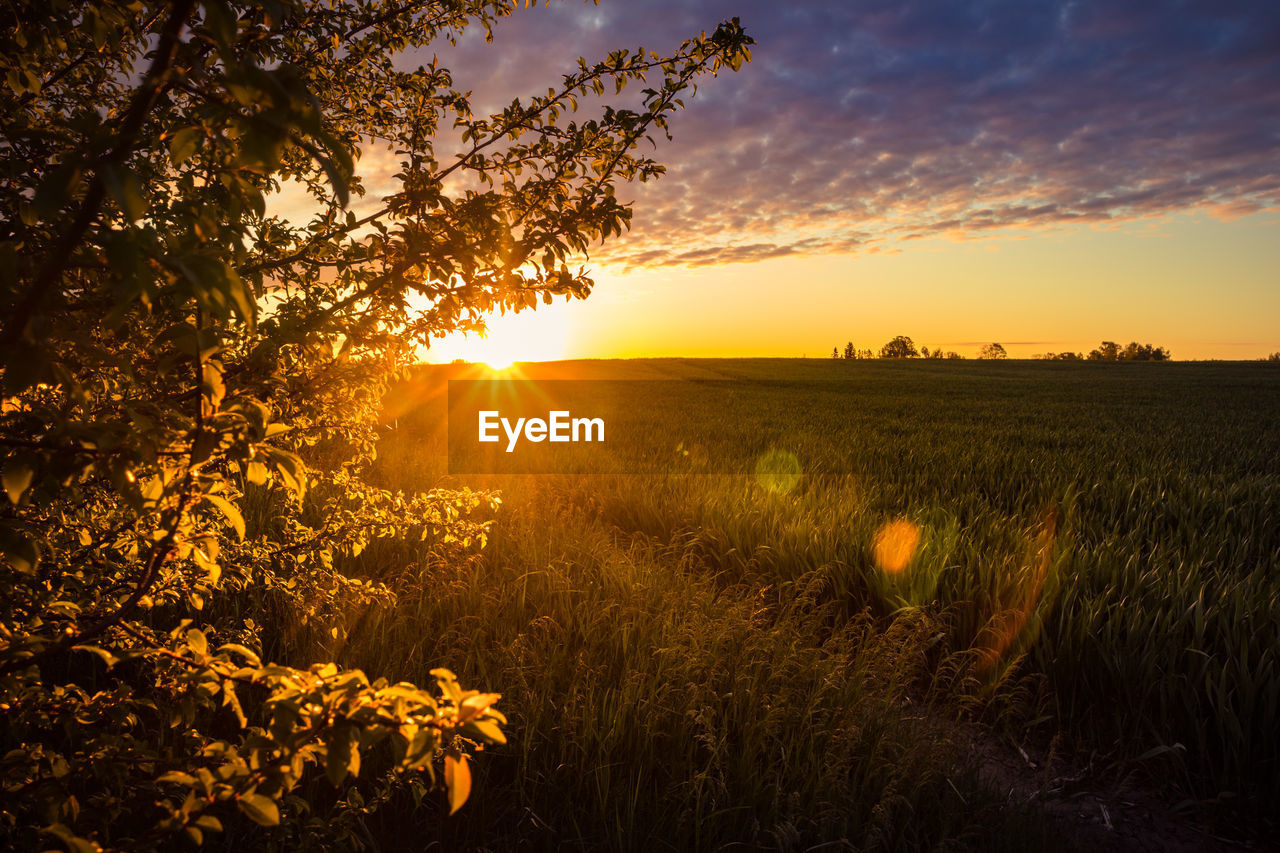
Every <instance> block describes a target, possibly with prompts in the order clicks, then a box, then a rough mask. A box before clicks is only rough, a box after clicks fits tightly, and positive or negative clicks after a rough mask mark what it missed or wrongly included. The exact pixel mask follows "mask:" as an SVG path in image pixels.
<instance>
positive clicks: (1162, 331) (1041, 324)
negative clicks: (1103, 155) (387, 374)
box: [427, 213, 1280, 362]
mask: <svg viewBox="0 0 1280 853" xmlns="http://www.w3.org/2000/svg"><path fill="white" fill-rule="evenodd" d="M1278 238H1280V214H1277V213H1259V214H1254V215H1252V216H1247V217H1244V218H1241V219H1238V220H1235V221H1223V220H1220V219H1215V218H1213V217H1211V216H1209V215H1207V214H1181V215H1176V216H1171V217H1165V218H1161V219H1150V220H1141V221H1137V222H1129V223H1124V224H1121V225H1115V226H1110V227H1103V226H1096V225H1095V226H1087V225H1086V226H1058V227H1055V228H1052V229H1049V230H1045V231H1039V232H1025V231H1024V232H1021V233H1019V232H1008V233H1003V234H993V235H989V236H985V237H983V238H980V239H972V240H955V239H949V238H946V237H934V238H928V239H923V240H915V241H910V242H907V243H903V244H900V245H899V246H898V247H897V248H898V250H897V251H893V252H874V253H873V252H866V253H862V254H853V255H849V254H844V255H817V256H809V257H803V256H802V257H794V256H793V257H785V258H777V259H772V260H765V261H758V262H754V263H728V264H720V265H715V266H703V267H697V268H687V267H679V266H663V267H659V268H655V269H630V270H626V269H618V268H610V267H597V268H596V282H597V283H596V290H595V292H594V293H593V294H592V296H591V297H590V298H589V299H587V300H585V301H575V302H573V303H569V304H565V303H560V302H557V303H556V304H554V305H551V306H543V307H540V308H539V310H538V311H537V312H535V313H525V314H522V315H518V316H508V317H505V318H495V321H494V332H493V334H492V335H491V336H490V337H489V339H487V340H479V339H477V338H476V337H475V336H471V338H470V339H468V340H464V339H463V338H462V337H461V336H455V337H452V338H449V339H445V340H443V341H441V342H440V343H439V344H438V345H436V346H435V347H433V348H432V350H431V351H430V352H429V353H428V354H427V359H428V360H430V361H449V360H452V359H454V358H458V357H464V358H467V359H468V360H473V361H496V362H507V361H511V360H519V361H539V360H549V359H556V358H620V357H622V358H625V357H638V356H706V357H732V356H794V357H798V356H805V355H807V356H809V357H822V356H827V355H830V352H831V347H832V346H836V345H840V346H843V344H844V342H846V341H850V340H852V341H853V342H854V344H855V345H856V346H858V347H866V348H872V349H878V348H879V346H880V344H882V343H884V342H885V341H887V340H889V339H890V338H892V337H893V336H895V335H899V334H905V335H909V336H911V337H912V338H913V339H914V340H915V342H916V343H917V344H918V345H924V346H929V347H930V348H934V347H938V346H942V347H944V348H946V349H954V350H956V351H957V352H960V353H961V354H962V355H966V356H973V355H974V354H976V352H977V349H978V347H979V346H980V345H981V343H982V342H985V341H997V342H1000V343H1002V344H1003V345H1004V346H1005V348H1006V349H1007V350H1008V352H1009V354H1010V356H1011V357H1014V358H1018V357H1023V358H1025V357H1030V356H1032V355H1034V354H1037V353H1041V352H1046V351H1054V352H1058V351H1062V350H1072V351H1084V352H1087V351H1088V350H1089V349H1091V348H1093V347H1095V346H1097V344H1098V342H1099V341H1102V340H1104V339H1105V340H1116V341H1119V342H1121V343H1127V342H1128V341H1130V340H1137V341H1139V342H1149V343H1154V344H1157V345H1162V346H1166V347H1168V348H1169V349H1171V350H1172V352H1173V355H1174V357H1175V358H1176V359H1205V358H1221V359H1248V358H1258V357H1261V356H1263V355H1265V354H1267V353H1270V352H1275V351H1280V272H1278V271H1280V239H1278Z"/></svg>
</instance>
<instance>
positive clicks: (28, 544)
mask: <svg viewBox="0 0 1280 853" xmlns="http://www.w3.org/2000/svg"><path fill="white" fill-rule="evenodd" d="M0 554H3V555H4V557H5V559H6V560H8V561H9V564H10V565H11V566H13V568H14V569H15V570H17V571H18V572H20V573H22V574H31V573H32V572H34V571H35V568H36V564H37V563H39V562H40V552H39V551H37V550H36V545H35V543H34V542H32V541H31V539H30V538H28V537H27V536H25V535H23V534H22V533H19V532H17V531H16V530H10V529H5V528H3V527H0Z"/></svg>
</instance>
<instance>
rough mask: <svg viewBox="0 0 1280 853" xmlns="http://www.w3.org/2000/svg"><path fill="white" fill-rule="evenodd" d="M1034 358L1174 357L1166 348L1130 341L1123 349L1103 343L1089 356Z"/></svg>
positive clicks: (1049, 354) (1064, 354) (1071, 354)
mask: <svg viewBox="0 0 1280 853" xmlns="http://www.w3.org/2000/svg"><path fill="white" fill-rule="evenodd" d="M1034 358H1040V359H1045V360H1048V361H1170V360H1172V358H1173V355H1172V354H1171V353H1170V352H1169V350H1168V349H1167V348H1166V347H1157V346H1153V345H1151V344H1140V343H1138V342H1137V341H1130V342H1129V343H1128V344H1126V345H1125V346H1123V347H1122V346H1120V345H1119V344H1118V343H1116V342H1115V341H1103V342H1102V343H1101V344H1099V345H1098V348H1097V349H1093V350H1089V354H1088V355H1084V354H1083V353H1078V352H1059V353H1053V352H1046V353H1042V354H1040V355H1037V356H1034Z"/></svg>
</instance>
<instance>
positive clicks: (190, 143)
mask: <svg viewBox="0 0 1280 853" xmlns="http://www.w3.org/2000/svg"><path fill="white" fill-rule="evenodd" d="M202 139H204V131H203V130H202V129H201V128H199V127H196V126H192V127H184V128H183V129H182V130H179V131H178V132H177V133H175V134H174V135H173V136H172V137H171V138H170V139H169V159H170V160H172V161H173V165H175V166H181V165H182V164H183V163H185V162H186V161H187V160H188V159H190V158H191V155H192V154H194V153H196V149H197V148H198V147H199V146H200V141H201V140H202Z"/></svg>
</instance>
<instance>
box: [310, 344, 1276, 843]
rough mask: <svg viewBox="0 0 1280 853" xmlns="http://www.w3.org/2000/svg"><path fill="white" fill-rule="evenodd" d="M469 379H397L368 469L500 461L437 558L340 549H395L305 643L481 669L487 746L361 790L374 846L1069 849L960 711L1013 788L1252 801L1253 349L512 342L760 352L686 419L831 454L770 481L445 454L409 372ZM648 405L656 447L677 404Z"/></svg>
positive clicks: (1263, 532) (683, 438)
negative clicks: (990, 355) (394, 783)
mask: <svg viewBox="0 0 1280 853" xmlns="http://www.w3.org/2000/svg"><path fill="white" fill-rule="evenodd" d="M475 372H476V369H471V368H459V367H438V368H426V369H424V370H423V372H422V373H421V374H420V375H419V376H418V377H417V378H416V379H415V381H414V382H412V383H409V384H407V385H405V386H403V387H401V388H400V389H398V390H397V392H396V393H395V394H394V395H393V396H392V398H391V399H390V400H389V401H388V412H389V414H388V423H389V425H388V429H387V434H386V436H385V438H384V439H383V440H382V442H381V445H380V450H379V463H378V470H377V478H378V479H379V480H380V482H381V484H382V485H387V486H391V487H395V488H400V489H405V490H422V489H426V488H431V487H435V486H451V487H453V486H459V485H467V486H472V487H474V488H485V489H498V490H500V491H501V493H502V501H503V502H502V506H501V508H500V509H499V510H498V511H497V513H496V516H495V524H494V526H493V529H492V535H491V538H490V541H489V543H488V545H487V547H486V548H485V549H484V550H483V551H482V552H480V553H479V554H478V555H477V556H476V557H474V559H473V560H472V561H471V562H469V563H467V564H465V565H458V564H457V562H456V560H453V561H451V560H443V559H436V558H435V557H433V552H431V551H430V550H423V551H421V552H414V553H406V551H405V549H404V547H403V546H397V547H391V546H386V547H380V546H379V545H378V543H374V544H373V545H371V546H370V547H369V548H368V549H367V550H366V551H365V552H364V553H363V554H362V555H360V557H358V558H356V561H355V562H354V563H352V564H351V565H349V566H347V567H346V568H347V569H348V570H350V571H353V572H359V573H364V574H366V575H368V576H371V577H384V576H385V577H390V575H391V573H393V572H394V573H397V577H398V578H399V579H398V580H396V581H395V582H394V583H395V586H396V587H397V592H398V595H399V599H398V602H397V603H396V604H395V605H394V607H392V608H387V609H382V610H370V611H366V612H364V613H358V614H351V616H350V618H349V619H348V623H347V624H346V625H344V626H340V628H339V629H338V630H336V631H334V634H335V637H334V638H329V637H327V636H320V637H319V638H318V639H317V642H318V643H320V644H321V645H323V646H324V648H325V650H326V651H329V652H331V653H332V654H334V655H336V656H337V658H338V659H339V660H341V661H342V662H344V663H346V664H351V665H358V666H361V667H364V668H366V669H367V670H369V671H374V672H380V673H385V674H387V675H388V676H391V677H393V678H394V677H403V678H410V679H426V678H427V677H428V676H427V673H428V671H429V670H430V669H431V668H432V667H435V666H442V665H446V666H448V667H450V668H452V669H453V670H455V671H456V672H458V673H459V676H460V677H462V678H463V680H464V681H465V682H466V683H467V684H474V685H476V686H477V687H481V688H482V689H488V690H493V691H497V692H501V693H503V699H502V702H501V704H500V707H501V708H502V709H503V710H504V712H505V713H506V714H507V716H508V717H509V718H510V722H511V725H510V727H509V732H510V734H509V738H510V740H509V743H507V744H506V745H502V746H498V747H491V748H490V749H489V750H487V751H486V752H485V753H483V754H482V755H479V756H477V760H476V762H475V773H476V784H475V789H474V793H473V795H472V799H471V801H470V802H469V803H468V805H467V806H466V808H465V809H464V811H463V812H462V813H460V814H459V816H458V817H457V818H452V819H448V820H442V819H440V818H439V816H434V817H433V816H432V815H431V813H430V810H428V811H427V812H425V813H424V812H416V813H414V812H411V811H410V810H409V809H407V808H405V809H390V810H387V811H386V812H385V817H383V818H381V819H382V820H384V821H386V823H385V825H382V826H375V827H372V828H371V830H370V831H372V832H373V833H374V835H375V836H377V837H381V838H384V839H393V840H394V839H399V841H400V842H404V841H405V839H406V838H408V837H409V836H407V835H406V834H405V833H406V827H405V821H411V820H412V821H421V823H422V825H421V828H420V833H421V835H420V836H414V838H415V842H416V841H422V842H423V843H425V842H426V840H428V839H434V838H437V836H438V837H439V840H441V841H442V842H445V843H446V844H447V845H448V846H454V845H467V846H489V847H492V848H495V849H504V848H508V847H510V848H514V847H515V846H516V844H517V840H518V841H519V844H520V845H521V846H520V849H559V848H564V847H570V848H571V847H575V846H580V847H592V848H598V847H603V848H607V849H620V850H637V851H639V850H659V849H696V850H711V849H721V848H723V849H753V848H767V849H807V848H809V847H811V846H813V845H815V844H821V843H824V842H835V841H840V840H842V839H843V840H847V841H848V842H849V843H851V844H853V845H855V846H857V847H860V848H863V849H917V848H934V847H935V846H937V845H939V844H942V843H944V842H947V841H955V842H959V843H961V844H967V845H970V846H973V847H976V848H979V849H991V848H998V847H1000V846H1002V845H1003V846H1007V847H1008V848H1009V849H1035V848H1038V847H1041V846H1043V845H1045V844H1049V845H1050V846H1052V845H1053V844H1069V843H1070V838H1069V833H1068V834H1066V835H1064V834H1063V833H1061V832H1059V831H1057V830H1056V829H1055V828H1054V827H1053V826H1052V825H1051V824H1049V823H1048V822H1046V819H1044V818H1043V817H1041V816H1040V815H1039V813H1038V812H1037V810H1036V809H1035V808H1034V807H1031V806H1028V807H1026V808H1015V807H1011V806H1010V805H1009V804H1008V803H1007V802H1006V801H1005V798H1004V797H1003V796H1002V793H1001V791H999V790H997V786H993V785H992V784H991V783H990V781H989V780H984V778H980V769H981V768H980V767H979V766H977V764H976V763H975V761H973V760H972V755H973V754H974V749H973V742H974V740H975V739H978V740H980V741H984V742H985V741H992V742H1003V743H1013V744H1021V745H1025V746H1026V747H1027V748H1028V749H1033V750H1034V749H1039V750H1040V751H1041V754H1044V753H1046V752H1047V753H1050V754H1051V756H1052V757H1053V759H1054V761H1055V762H1056V764H1055V763H1051V765H1050V766H1049V767H1047V768H1044V769H1043V774H1044V777H1045V782H1046V784H1047V783H1048V781H1049V779H1050V777H1051V776H1053V775H1055V774H1061V775H1066V774H1067V773H1068V771H1072V772H1075V771H1079V772H1083V773H1085V774H1086V779H1087V784H1091V785H1093V786H1094V787H1095V788H1097V789H1099V790H1101V789H1106V790H1110V791H1115V790H1120V789H1124V788H1130V787H1132V788H1138V789H1141V790H1144V791H1147V792H1150V793H1151V795H1152V796H1154V797H1157V798H1159V799H1161V800H1162V801H1164V802H1166V803H1169V804H1173V805H1177V806H1178V807H1179V808H1180V809H1181V810H1182V812H1183V813H1185V814H1187V815H1188V816H1190V817H1193V818H1196V819H1198V820H1203V821H1212V822H1215V823H1216V825H1217V827H1218V828H1219V831H1224V832H1231V831H1236V830H1246V831H1247V830H1248V829H1250V828H1252V829H1253V830H1254V831H1256V830H1258V829H1259V828H1260V827H1262V826H1263V825H1264V819H1265V816H1266V815H1267V814H1270V813H1271V810H1272V808H1273V807H1274V806H1275V805H1276V804H1277V802H1280V771H1278V769H1277V766H1278V765H1277V758H1278V757H1280V736H1278V734H1277V726H1276V721H1277V720H1278V719H1280V669H1278V668H1277V654H1278V652H1280V572H1278V571H1277V569H1278V568H1280V462H1278V461H1277V460H1280V370H1276V369H1275V367H1274V366H1273V365H1266V364H1094V363H1085V364H1064V363H1045V362H1020V363H1019V362H1005V363H983V362H945V363H943V362H934V363H929V362H915V363H895V362H885V361H873V362H846V361H825V360H813V359H810V360H724V361H720V360H643V361H628V362H576V363H565V364H557V365H529V366H526V367H525V368H524V371H523V375H524V376H526V377H528V378H534V379H537V378H549V377H550V378H561V379H562V378H570V377H571V378H578V379H623V378H632V379H739V380H741V379H749V380H760V382H759V384H758V386H752V387H754V388H757V390H755V391H753V392H752V393H751V394H747V395H740V396H739V399H738V400H737V402H736V403H735V405H737V406H740V409H739V410H738V411H737V412H735V414H734V417H733V418H726V424H727V425H728V424H730V423H733V424H736V426H733V427H732V429H730V427H729V426H726V433H725V435H721V436H717V435H703V436H701V441H702V442H703V443H704V445H705V446H706V447H708V448H714V447H715V446H716V443H717V442H723V441H732V442H734V443H737V444H739V445H742V443H746V444H747V445H750V446H746V447H744V446H739V447H738V450H740V451H742V450H745V451H749V453H748V455H750V454H754V453H757V452H758V453H760V454H763V453H766V452H768V451H769V450H770V449H778V448H781V449H784V450H786V451H788V452H790V453H793V454H794V455H795V457H796V458H797V459H798V460H799V462H800V465H801V468H802V470H805V471H814V470H817V471H825V472H831V471H838V472H837V473H817V474H806V475H805V476H802V477H800V478H799V480H798V481H796V482H794V483H784V484H783V485H782V486H781V487H779V486H778V483H776V482H774V481H771V480H767V479H766V480H764V481H762V480H761V479H760V478H757V477H756V476H753V475H752V474H751V473H750V472H744V473H742V474H738V475H731V474H715V475H709V474H700V473H698V472H697V471H691V472H681V471H680V470H678V469H675V468H673V469H672V471H671V472H670V473H666V474H662V475H649V476H638V475H618V476H591V475H582V476H556V475H542V476H508V477H495V476H479V475H477V476H470V477H459V476H449V475H448V474H447V472H446V465H445V452H444V443H443V437H442V436H443V432H442V426H443V424H442V421H443V419H444V407H443V403H442V402H441V401H442V399H443V398H442V392H441V388H442V386H443V380H444V378H446V377H448V376H455V377H456V376H463V375H474V374H475ZM779 380H789V381H791V380H822V383H821V384H817V385H814V386H813V387H815V388H820V389H822V391H821V393H818V394H814V395H813V396H812V398H811V399H797V398H796V392H795V390H794V389H795V388H796V387H800V386H795V385H785V386H784V387H783V388H782V390H781V391H780V390H779V389H778V387H777V383H778V381H779ZM833 383H838V384H833ZM650 402H651V406H652V408H653V410H654V411H657V412H662V413H663V414H664V417H663V420H664V421H665V422H666V423H668V424H669V426H670V429H671V441H670V444H671V446H672V447H673V448H675V447H677V446H679V445H680V444H681V443H684V444H685V446H686V447H687V446H688V444H689V443H690V441H689V437H688V436H687V435H684V434H683V432H682V412H683V411H686V409H685V408H682V407H681V406H677V405H675V404H673V403H672V401H670V400H665V399H653V400H652V401H650ZM664 406H665V407H668V409H664ZM744 424H745V425H746V426H743V425H744ZM725 436H730V438H726V437H725ZM626 439H627V437H626V436H625V435H617V436H611V440H616V442H617V445H615V446H625V444H626ZM710 452H712V453H714V452H715V451H714V449H713V450H711V451H710ZM824 457H830V458H826V459H825V461H824ZM833 460H838V462H839V466H838V468H837V467H833V465H832V461H833ZM788 486H789V488H788ZM887 525H892V526H887ZM877 543H879V547H878V544H877ZM886 555H887V556H886ZM406 563H408V564H411V565H412V566H413V569H412V571H410V572H409V573H408V574H403V575H401V574H398V573H399V572H400V567H402V566H404V565H405V564H406ZM414 814H416V815H417V817H414V816H413V815H414ZM392 846H395V845H394V843H393V844H392Z"/></svg>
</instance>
